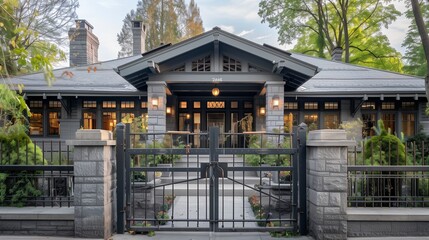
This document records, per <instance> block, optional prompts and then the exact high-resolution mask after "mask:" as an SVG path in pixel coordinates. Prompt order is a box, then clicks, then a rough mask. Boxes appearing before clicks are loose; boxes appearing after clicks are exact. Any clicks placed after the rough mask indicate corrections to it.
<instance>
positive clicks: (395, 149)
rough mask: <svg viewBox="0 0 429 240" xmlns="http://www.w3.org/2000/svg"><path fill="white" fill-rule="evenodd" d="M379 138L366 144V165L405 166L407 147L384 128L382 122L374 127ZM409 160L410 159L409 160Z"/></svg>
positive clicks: (379, 121) (374, 138) (376, 137)
mask: <svg viewBox="0 0 429 240" xmlns="http://www.w3.org/2000/svg"><path fill="white" fill-rule="evenodd" d="M374 129H375V131H376V133H377V136H373V137H371V138H370V139H369V140H367V141H366V143H365V156H364V159H365V163H364V164H365V165H405V160H406V153H405V145H404V144H403V143H402V141H401V140H400V139H399V138H398V137H396V136H395V135H393V134H391V133H390V131H388V130H386V129H385V128H384V123H383V121H382V120H378V122H377V127H374ZM408 159H409V158H408Z"/></svg>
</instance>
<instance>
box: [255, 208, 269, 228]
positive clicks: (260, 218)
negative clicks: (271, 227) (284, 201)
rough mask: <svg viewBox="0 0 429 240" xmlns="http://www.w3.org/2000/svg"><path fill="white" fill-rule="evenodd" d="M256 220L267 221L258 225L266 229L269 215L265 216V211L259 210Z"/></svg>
mask: <svg viewBox="0 0 429 240" xmlns="http://www.w3.org/2000/svg"><path fill="white" fill-rule="evenodd" d="M255 219H257V220H262V219H263V220H265V221H258V222H257V224H258V226H259V227H265V226H267V222H266V220H267V214H265V212H264V209H259V210H258V211H257V212H256V213H255Z"/></svg>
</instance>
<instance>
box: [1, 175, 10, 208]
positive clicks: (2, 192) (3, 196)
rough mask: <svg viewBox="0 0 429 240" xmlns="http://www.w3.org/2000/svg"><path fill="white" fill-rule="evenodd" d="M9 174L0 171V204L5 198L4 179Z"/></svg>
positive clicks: (5, 187)
mask: <svg viewBox="0 0 429 240" xmlns="http://www.w3.org/2000/svg"><path fill="white" fill-rule="evenodd" d="M8 176H9V175H7V174H6V173H0V204H1V203H2V202H4V200H5V199H6V193H7V186H6V179H7V177H8Z"/></svg>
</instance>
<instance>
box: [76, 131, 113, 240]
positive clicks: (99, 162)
mask: <svg viewBox="0 0 429 240" xmlns="http://www.w3.org/2000/svg"><path fill="white" fill-rule="evenodd" d="M96 131H98V132H96ZM76 138H77V140H76V141H74V143H77V144H78V145H74V174H75V202H74V204H75V228H74V231H75V236H76V237H82V238H104V239H107V238H109V237H110V236H111V235H112V234H113V231H114V226H115V225H114V222H116V216H115V212H116V211H115V210H114V207H115V206H116V202H115V199H116V196H115V194H116V165H115V164H116V160H115V154H114V151H115V149H114V145H112V143H111V141H108V140H111V139H112V134H111V132H107V131H105V130H89V131H88V130H79V131H78V132H77V133H76ZM95 138H98V140H96V139H95ZM88 139H90V140H91V141H88ZM79 140H81V141H79ZM106 140H107V141H106ZM97 141H98V142H100V144H98V143H97ZM101 143H106V144H105V145H103V144H101Z"/></svg>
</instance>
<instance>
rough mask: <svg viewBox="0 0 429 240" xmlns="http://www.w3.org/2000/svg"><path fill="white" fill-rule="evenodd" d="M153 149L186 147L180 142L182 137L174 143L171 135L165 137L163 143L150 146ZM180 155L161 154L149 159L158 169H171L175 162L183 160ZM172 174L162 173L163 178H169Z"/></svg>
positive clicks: (156, 142)
mask: <svg viewBox="0 0 429 240" xmlns="http://www.w3.org/2000/svg"><path fill="white" fill-rule="evenodd" d="M150 147H151V148H184V147H185V145H184V144H183V142H182V141H181V140H180V137H179V138H178V139H177V140H176V141H173V138H172V136H171V135H165V137H164V139H163V140H162V142H158V141H155V142H154V143H152V144H151V145H150ZM181 157H182V156H181V155H179V154H161V155H156V156H151V157H149V160H150V162H151V163H154V164H155V165H156V166H157V167H165V168H171V167H173V164H174V162H175V161H177V160H180V159H181ZM170 175H171V172H162V176H163V177H169V176H170Z"/></svg>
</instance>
